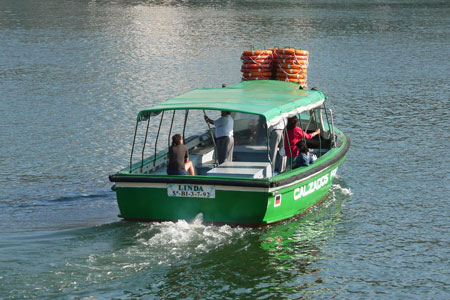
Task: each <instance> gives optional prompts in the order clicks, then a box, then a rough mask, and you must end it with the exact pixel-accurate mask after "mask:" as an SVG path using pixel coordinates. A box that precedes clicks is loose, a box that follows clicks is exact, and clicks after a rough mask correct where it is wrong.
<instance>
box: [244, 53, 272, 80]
mask: <svg viewBox="0 0 450 300" xmlns="http://www.w3.org/2000/svg"><path fill="white" fill-rule="evenodd" d="M241 61H242V67H241V72H242V80H244V81H245V80H267V79H270V78H271V77H272V67H273V66H272V61H273V53H272V50H246V51H243V52H242V55H241Z"/></svg>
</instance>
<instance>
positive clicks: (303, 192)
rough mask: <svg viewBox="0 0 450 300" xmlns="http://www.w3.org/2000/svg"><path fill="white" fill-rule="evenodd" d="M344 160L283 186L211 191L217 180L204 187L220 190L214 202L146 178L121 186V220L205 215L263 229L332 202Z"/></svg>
mask: <svg viewBox="0 0 450 300" xmlns="http://www.w3.org/2000/svg"><path fill="white" fill-rule="evenodd" d="M343 160H344V157H342V158H341V159H340V160H338V161H337V162H335V163H334V164H332V165H329V166H327V167H326V168H323V169H319V170H317V167H316V168H315V169H316V171H315V172H314V173H312V174H309V175H308V176H305V177H303V178H300V179H298V180H295V181H291V182H287V183H285V184H282V185H278V186H274V184H272V186H270V184H269V185H267V186H245V185H241V186H237V185H233V184H227V185H223V183H222V185H221V184H220V182H219V184H209V185H208V184H207V183H208V181H207V180H210V179H211V178H207V180H206V179H205V182H204V183H202V184H201V185H200V186H202V187H203V188H208V187H209V188H211V187H212V188H213V189H214V197H211V198H200V197H183V196H173V195H171V190H170V188H169V185H170V184H171V183H166V182H145V181H144V180H142V179H143V178H140V179H141V180H139V179H137V180H135V181H134V182H129V181H128V182H126V181H122V182H121V181H118V182H116V184H115V186H114V188H113V189H114V190H115V191H116V193H117V202H118V205H119V209H120V215H119V216H120V217H122V218H124V219H125V220H139V221H176V220H180V219H183V220H192V219H194V218H196V217H197V216H198V215H199V214H202V217H203V221H204V222H206V223H216V224H223V223H226V224H234V225H242V226H260V225H266V224H271V223H274V222H279V221H282V220H285V219H288V218H291V217H293V216H296V215H298V214H302V213H304V212H305V211H306V210H308V209H309V208H310V207H312V206H314V205H316V204H317V203H318V202H320V201H321V200H322V199H323V198H325V197H326V196H327V194H328V192H329V189H330V187H331V184H332V183H333V179H334V177H335V175H336V172H337V168H338V166H339V165H340V164H341V163H342V161H343ZM310 170H312V169H310ZM309 173H311V172H309ZM183 178H184V180H183V181H181V182H178V183H175V184H176V185H185V186H193V185H194V186H199V185H198V182H194V183H192V182H191V180H190V179H191V178H190V177H184V176H183ZM200 180H201V179H200ZM212 180H214V179H212ZM150 181H151V180H150Z"/></svg>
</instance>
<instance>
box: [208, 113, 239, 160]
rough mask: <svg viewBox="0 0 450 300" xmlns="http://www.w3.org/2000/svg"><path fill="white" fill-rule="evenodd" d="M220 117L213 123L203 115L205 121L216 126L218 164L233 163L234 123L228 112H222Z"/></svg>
mask: <svg viewBox="0 0 450 300" xmlns="http://www.w3.org/2000/svg"><path fill="white" fill-rule="evenodd" d="M220 115H221V117H220V118H218V119H217V120H215V121H213V120H211V119H210V118H208V117H207V116H206V115H205V121H206V122H208V123H209V124H214V126H216V132H215V134H216V141H217V142H216V143H217V145H216V146H217V158H218V160H219V164H221V163H223V162H226V161H233V149H234V138H233V126H234V121H233V118H232V117H231V113H230V112H229V111H224V110H222V111H221V112H220Z"/></svg>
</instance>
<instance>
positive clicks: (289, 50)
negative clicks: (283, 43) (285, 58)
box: [275, 48, 309, 56]
mask: <svg viewBox="0 0 450 300" xmlns="http://www.w3.org/2000/svg"><path fill="white" fill-rule="evenodd" d="M275 53H276V54H281V55H283V54H288V55H301V56H308V55H309V52H308V51H306V50H297V49H294V48H282V49H276V50H275Z"/></svg>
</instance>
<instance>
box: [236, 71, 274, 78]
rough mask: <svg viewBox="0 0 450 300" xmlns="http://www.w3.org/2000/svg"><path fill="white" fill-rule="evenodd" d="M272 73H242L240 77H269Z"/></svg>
mask: <svg viewBox="0 0 450 300" xmlns="http://www.w3.org/2000/svg"><path fill="white" fill-rule="evenodd" d="M270 76H272V73H270V72H253V73H242V77H270Z"/></svg>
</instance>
